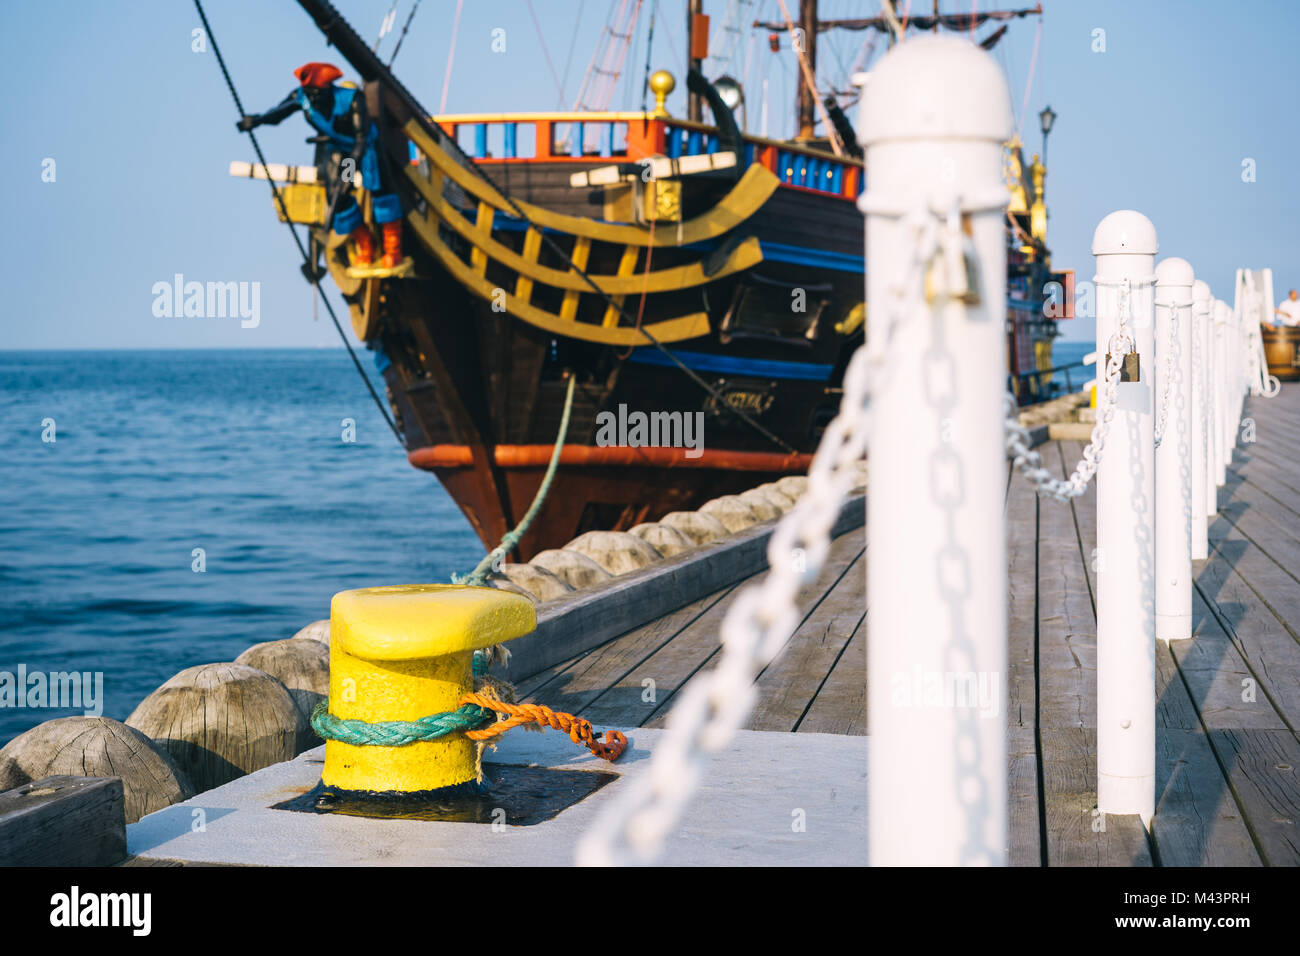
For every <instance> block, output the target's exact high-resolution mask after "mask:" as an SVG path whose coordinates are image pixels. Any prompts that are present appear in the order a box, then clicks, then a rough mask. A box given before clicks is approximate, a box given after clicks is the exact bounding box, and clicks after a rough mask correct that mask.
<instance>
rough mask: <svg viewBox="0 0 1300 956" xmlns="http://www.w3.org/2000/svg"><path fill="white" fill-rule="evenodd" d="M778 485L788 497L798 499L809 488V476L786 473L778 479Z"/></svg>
mask: <svg viewBox="0 0 1300 956" xmlns="http://www.w3.org/2000/svg"><path fill="white" fill-rule="evenodd" d="M776 487H777V489H778V490H779V491H781V492H782V493H783V494H784V495H785V496H786V497H787V498H790V499H791V500H793V501H798V500H799V499H800V498H802V497H803V493H804V492H805V491H807V490H808V477H807V476H806V475H786V476H785V477H784V478H781V479H778V481H777V483H776Z"/></svg>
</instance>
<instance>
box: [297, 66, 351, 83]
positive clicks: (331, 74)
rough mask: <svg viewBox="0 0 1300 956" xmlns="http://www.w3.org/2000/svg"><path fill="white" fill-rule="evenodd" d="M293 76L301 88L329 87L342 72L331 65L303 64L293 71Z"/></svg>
mask: <svg viewBox="0 0 1300 956" xmlns="http://www.w3.org/2000/svg"><path fill="white" fill-rule="evenodd" d="M293 75H294V76H296V77H298V82H299V83H301V84H302V85H303V86H329V85H330V84H331V83H333V82H334V81H335V80H337V79H338V78H339V77H340V76H342V75H343V71H342V70H340V69H339V68H338V67H337V66H335V65H334V64H333V63H304V64H303V65H302V66H300V67H298V69H296V70H294V71H293Z"/></svg>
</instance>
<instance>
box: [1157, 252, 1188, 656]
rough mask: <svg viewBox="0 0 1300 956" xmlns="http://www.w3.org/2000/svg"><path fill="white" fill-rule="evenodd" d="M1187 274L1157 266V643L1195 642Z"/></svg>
mask: <svg viewBox="0 0 1300 956" xmlns="http://www.w3.org/2000/svg"><path fill="white" fill-rule="evenodd" d="M1195 278H1196V277H1195V275H1194V274H1193V273H1192V267H1191V266H1190V265H1189V264H1188V263H1187V261H1186V260H1184V259H1178V258H1170V259H1165V260H1164V261H1163V262H1161V263H1160V265H1158V266H1156V328H1155V344H1156V361H1155V365H1156V368H1155V395H1154V399H1155V401H1156V402H1157V403H1158V404H1157V408H1156V427H1157V428H1160V429H1162V432H1161V436H1160V444H1159V445H1158V446H1157V447H1156V486H1155V489H1156V490H1155V509H1156V637H1157V638H1160V639H1161V640H1164V641H1179V640H1184V639H1186V638H1189V637H1191V636H1192V467H1191V466H1192V354H1191V352H1192V283H1193V282H1194V280H1195Z"/></svg>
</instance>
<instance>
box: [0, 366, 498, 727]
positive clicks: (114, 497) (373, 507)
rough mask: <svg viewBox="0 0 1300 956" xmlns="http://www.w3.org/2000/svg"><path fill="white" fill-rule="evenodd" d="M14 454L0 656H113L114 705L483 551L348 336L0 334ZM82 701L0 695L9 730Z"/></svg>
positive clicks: (443, 575) (90, 662) (466, 562)
mask: <svg viewBox="0 0 1300 956" xmlns="http://www.w3.org/2000/svg"><path fill="white" fill-rule="evenodd" d="M362 360H363V363H364V364H366V366H367V371H368V372H370V374H371V378H372V380H373V381H375V382H376V383H378V375H377V374H375V373H374V371H373V369H372V368H371V367H369V356H368V355H364V354H363V356H362ZM46 419H52V420H53V436H52V437H54V438H55V441H52V442H47V441H44V440H43V435H44V436H48V434H49V425H48V423H45V420H46ZM344 419H352V420H353V421H355V427H356V436H355V438H356V440H355V441H354V442H349V441H345V440H344V429H345V425H344ZM0 463H2V464H0V487H3V489H4V506H3V508H0V671H8V672H10V673H16V671H17V668H18V665H19V664H25V665H26V668H27V671H28V672H29V673H30V672H33V671H41V672H45V673H49V672H53V671H73V670H76V671H89V672H102V673H103V689H104V691H103V696H104V701H103V712H104V714H105V715H106V716H109V717H115V718H117V719H119V720H122V719H125V718H126V717H127V715H128V714H130V712H131V710H132V709H134V707H135V705H136V704H137V703H138V702H139V701H140V700H141V699H142V698H143V697H145V696H146V695H147V694H148V693H149V692H150V691H152V690H153V689H154V688H155V687H157V686H158V685H159V684H161V683H162V682H163V681H165V680H166V679H167V678H169V677H171V676H172V675H173V674H175V673H176V672H177V671H179V670H182V669H183V668H186V667H190V666H192V665H195V664H204V663H209V662H214V661H228V660H231V659H233V658H234V657H235V656H237V655H238V654H239V653H240V652H241V651H243V650H244V649H245V648H246V647H248V646H249V645H250V644H255V643H258V642H259V641H270V640H278V639H280V638H284V637H289V636H291V635H292V634H293V633H294V632H295V631H296V630H298V628H300V627H302V626H303V625H305V624H308V623H310V622H311V621H314V620H318V619H320V618H323V617H328V616H329V601H330V597H331V595H333V594H334V592H336V591H339V590H342V589H345V588H354V587H364V586H368V585H373V584H396V583H404V582H413V581H447V580H448V579H449V577H450V574H451V572H452V571H460V572H465V571H468V570H470V569H471V568H472V567H473V566H474V564H475V563H476V562H477V561H478V559H479V557H481V555H482V549H481V547H480V545H479V543H478V539H477V538H476V537H475V535H474V533H473V532H472V531H471V530H470V527H469V524H468V523H467V522H466V521H465V519H464V517H463V516H462V515H461V514H460V511H459V509H458V508H457V507H456V506H455V504H454V503H453V502H452V501H451V499H450V498H449V497H448V496H447V494H446V493H445V492H444V491H443V490H442V488H441V486H440V485H439V484H438V482H437V481H436V480H435V479H434V478H433V476H432V475H429V474H426V473H424V472H420V471H417V470H416V469H414V468H412V467H411V466H410V465H408V464H407V462H406V456H405V453H404V452H403V451H402V449H401V448H400V447H398V445H397V442H396V441H395V440H394V438H393V436H392V433H391V432H390V431H389V430H388V428H387V426H386V425H385V424H384V422H383V419H382V418H380V416H379V412H378V411H377V410H376V409H375V407H374V405H373V403H372V402H371V400H370V397H369V395H367V394H366V392H365V389H364V386H362V384H361V382H360V380H359V379H358V377H357V374H356V371H355V369H353V367H352V365H351V362H350V361H349V359H348V357H347V355H346V353H343V352H341V351H334V350H331V351H323V350H322V351H310V350H302V351H298V350H285V351H256V352H254V351H230V352H219V351H204V352H22V353H15V352H9V353H0ZM198 548H201V549H203V558H204V565H205V570H204V571H203V572H201V573H199V572H196V571H195V570H193V567H194V565H195V563H196V558H195V557H194V551H195V549H198ZM80 712H81V710H79V709H76V710H74V709H64V710H53V709H44V710H33V709H16V708H11V707H0V744H4V743H5V742H7V741H8V740H10V739H11V738H12V737H14V736H15V735H17V734H19V733H21V732H22V731H24V730H26V729H28V728H29V727H32V726H35V725H36V724H38V723H41V722H42V721H45V720H49V719H51V718H54V717H63V716H68V715H70V714H73V713H80Z"/></svg>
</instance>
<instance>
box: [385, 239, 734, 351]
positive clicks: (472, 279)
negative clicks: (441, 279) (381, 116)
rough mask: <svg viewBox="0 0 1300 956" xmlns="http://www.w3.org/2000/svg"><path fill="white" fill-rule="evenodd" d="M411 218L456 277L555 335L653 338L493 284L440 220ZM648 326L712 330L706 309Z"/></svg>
mask: <svg viewBox="0 0 1300 956" xmlns="http://www.w3.org/2000/svg"><path fill="white" fill-rule="evenodd" d="M407 221H408V222H409V223H410V224H411V226H412V227H413V228H414V229H415V231H416V232H418V233H419V235H420V240H421V241H422V242H423V243H424V245H425V246H426V247H427V248H428V250H429V251H430V252H431V253H433V255H434V256H435V257H436V258H437V259H438V261H439V262H440V263H442V266H443V268H445V269H446V270H447V271H448V272H449V273H451V275H452V277H453V278H454V279H455V280H456V281H457V282H459V283H460V284H461V285H463V286H464V287H465V288H467V289H468V290H469V291H471V292H473V293H474V294H475V295H477V296H478V297H479V298H481V299H484V300H485V301H488V302H493V303H495V302H498V301H501V299H502V298H503V297H504V300H505V307H506V311H507V312H508V313H510V314H511V315H513V316H515V317H516V318H519V319H522V320H523V321H525V322H527V323H528V324H530V325H535V326H537V327H538V328H539V329H543V330H545V331H547V332H550V333H552V334H553V335H564V336H568V337H569V338H574V339H582V340H584V341H587V342H598V343H600V344H602V345H618V346H629V345H649V344H650V339H649V338H648V337H647V336H645V335H643V334H641V332H640V331H638V330H637V329H634V328H608V327H606V326H603V325H593V324H590V323H585V322H574V321H568V320H565V319H562V318H560V316H558V315H555V314H554V313H553V312H547V311H546V310H545V309H539V308H538V307H537V306H535V305H531V304H529V303H528V302H526V301H524V300H523V299H520V298H519V297H518V296H513V295H511V294H510V293H509V292H507V291H505V290H504V289H501V288H499V287H498V286H495V285H493V284H492V283H491V282H489V281H488V280H487V279H485V278H483V277H482V276H480V275H477V274H476V273H475V271H474V269H473V267H472V266H469V265H466V264H465V263H464V262H463V261H462V260H461V259H460V257H459V256H457V255H456V254H455V253H454V252H452V251H451V249H450V248H449V247H448V246H447V244H446V243H444V242H443V241H442V240H441V239H439V238H438V227H437V224H436V222H430V220H428V219H426V218H424V217H421V216H415V215H412V216H409V217H407ZM645 330H646V331H647V332H649V333H650V334H651V335H653V336H654V337H655V339H657V340H658V341H660V342H679V341H681V340H683V339H693V338H698V337H699V336H701V335H708V334H709V317H708V315H707V314H705V313H704V312H694V313H691V314H690V315H683V316H680V317H678V318H675V319H665V320H663V321H661V322H654V323H652V324H649V325H646V326H645Z"/></svg>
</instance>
